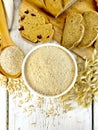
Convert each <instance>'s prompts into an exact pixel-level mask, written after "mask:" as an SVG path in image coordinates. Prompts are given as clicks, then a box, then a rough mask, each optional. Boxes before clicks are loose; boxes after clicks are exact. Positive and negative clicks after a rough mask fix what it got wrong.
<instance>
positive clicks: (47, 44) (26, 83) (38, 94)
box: [22, 43, 78, 98]
mask: <svg viewBox="0 0 98 130" xmlns="http://www.w3.org/2000/svg"><path fill="white" fill-rule="evenodd" d="M45 46H53V47H59V48H60V49H62V50H64V51H65V52H66V53H67V54H68V55H69V56H70V58H71V59H72V60H73V63H74V65H75V76H74V79H73V81H72V83H71V85H70V86H69V87H68V88H67V89H66V90H65V91H64V92H62V93H60V94H58V95H54V96H47V95H43V94H40V93H38V92H37V91H35V90H34V89H33V88H32V87H30V85H29V84H28V81H27V79H26V76H25V65H26V62H27V59H28V57H29V56H30V55H31V54H32V53H33V51H35V50H37V49H39V48H40V47H45ZM77 70H78V69H77V63H76V60H75V57H74V56H73V55H72V53H71V52H70V51H69V50H68V49H66V48H64V47H62V46H61V45H58V44H55V43H46V44H41V45H38V46H36V47H34V48H33V49H31V51H30V52H29V53H28V54H27V55H26V57H25V58H24V61H23V64H22V77H23V80H24V83H25V85H26V86H27V88H28V89H29V90H30V91H31V92H32V93H33V94H36V95H37V96H41V97H44V98H58V97H60V96H63V95H64V94H66V93H67V92H69V91H70V90H71V88H72V87H73V86H74V84H75V82H76V78H77V74H78V71H77Z"/></svg>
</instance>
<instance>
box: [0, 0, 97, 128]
mask: <svg viewBox="0 0 98 130" xmlns="http://www.w3.org/2000/svg"><path fill="white" fill-rule="evenodd" d="M14 2H15V15H14V23H13V26H12V30H11V32H10V34H11V37H12V39H13V41H14V42H15V43H16V44H17V45H18V46H19V47H20V48H21V49H22V50H23V51H24V52H25V53H27V52H28V51H29V50H30V49H31V47H32V45H31V44H28V43H27V41H26V40H24V39H22V38H21V36H20V34H19V32H18V27H19V26H18V19H19V16H18V9H19V3H20V0H18V1H14ZM27 46H28V47H27ZM97 109H98V103H93V104H92V105H91V106H90V107H89V108H85V109H84V108H80V107H77V108H76V109H75V110H72V111H70V112H68V113H64V114H61V115H59V116H55V117H52V116H51V117H49V118H46V117H45V116H44V114H41V113H40V112H39V111H38V110H36V111H35V112H33V114H31V116H29V117H28V116H27V115H25V114H24V113H22V112H21V110H18V108H17V106H16V102H15V101H13V100H12V97H11V96H9V95H8V93H7V92H6V90H5V89H4V88H2V87H0V130H98V123H97V121H98V112H97ZM32 122H33V125H31V123H32Z"/></svg>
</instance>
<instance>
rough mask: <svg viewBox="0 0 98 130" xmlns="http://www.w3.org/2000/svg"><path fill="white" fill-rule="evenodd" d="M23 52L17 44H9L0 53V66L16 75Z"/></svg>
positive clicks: (19, 68) (19, 70)
mask: <svg viewBox="0 0 98 130" xmlns="http://www.w3.org/2000/svg"><path fill="white" fill-rule="evenodd" d="M23 58H24V54H23V52H22V51H21V50H20V49H19V48H18V47H17V46H10V47H7V48H6V49H4V50H3V51H2V52H1V55H0V66H1V67H2V69H3V70H4V71H5V72H6V73H8V74H10V75H16V74H18V73H20V72H21V66H22V62H23Z"/></svg>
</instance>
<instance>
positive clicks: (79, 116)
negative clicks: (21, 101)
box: [0, 88, 98, 130]
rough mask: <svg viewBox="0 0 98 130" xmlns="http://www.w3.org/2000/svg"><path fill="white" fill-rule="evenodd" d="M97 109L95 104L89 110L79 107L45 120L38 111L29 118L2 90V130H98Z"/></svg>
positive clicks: (0, 95)
mask: <svg viewBox="0 0 98 130" xmlns="http://www.w3.org/2000/svg"><path fill="white" fill-rule="evenodd" d="M97 109H98V103H93V104H92V105H91V106H90V107H89V108H80V107H77V108H76V109H74V110H71V111H70V112H67V113H64V114H61V115H59V116H55V117H54V116H50V117H48V118H45V116H44V114H41V113H39V111H38V110H36V111H35V112H33V114H31V115H30V116H27V115H26V114H24V113H23V112H22V111H21V110H18V108H17V106H16V103H15V101H13V99H12V97H11V96H8V94H7V92H6V90H5V89H4V88H0V130H98V123H97V120H98V112H97ZM31 123H33V124H31ZM7 124H8V126H7Z"/></svg>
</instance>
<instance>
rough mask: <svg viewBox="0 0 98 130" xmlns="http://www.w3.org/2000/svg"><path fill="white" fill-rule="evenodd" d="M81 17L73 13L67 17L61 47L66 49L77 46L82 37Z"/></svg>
mask: <svg viewBox="0 0 98 130" xmlns="http://www.w3.org/2000/svg"><path fill="white" fill-rule="evenodd" d="M82 20H83V17H82V15H81V14H79V13H76V12H73V13H72V14H69V15H67V17H66V22H65V27H64V32H63V38H62V45H63V46H64V47H66V48H68V49H72V48H73V47H75V46H77V45H78V44H79V43H80V41H81V40H82V38H83V36H84V30H85V29H84V26H83V24H82Z"/></svg>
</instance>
